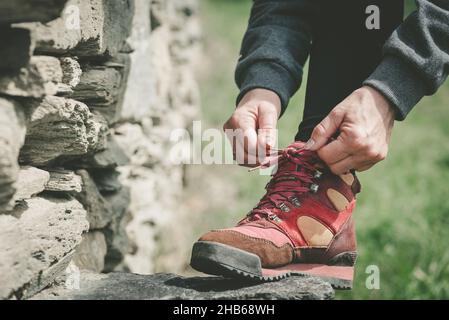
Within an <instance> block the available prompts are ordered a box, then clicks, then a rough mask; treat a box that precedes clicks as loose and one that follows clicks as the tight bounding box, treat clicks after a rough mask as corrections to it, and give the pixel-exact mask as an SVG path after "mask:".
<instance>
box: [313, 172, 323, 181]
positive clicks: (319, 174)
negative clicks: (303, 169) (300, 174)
mask: <svg viewBox="0 0 449 320" xmlns="http://www.w3.org/2000/svg"><path fill="white" fill-rule="evenodd" d="M322 175H323V173H322V172H321V171H320V170H316V171H315V173H314V174H313V177H314V178H315V179H319V178H321V176H322Z"/></svg>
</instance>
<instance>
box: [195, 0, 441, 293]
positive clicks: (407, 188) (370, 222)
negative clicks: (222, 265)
mask: <svg viewBox="0 0 449 320" xmlns="http://www.w3.org/2000/svg"><path fill="white" fill-rule="evenodd" d="M200 3H201V8H200V9H201V19H202V23H203V30H204V31H203V32H204V58H203V60H202V61H201V66H200V70H199V76H198V78H199V80H200V86H201V93H202V119H203V124H206V125H207V126H208V127H217V128H221V126H222V124H223V122H224V121H225V120H226V119H227V118H228V117H229V115H230V114H231V112H232V111H233V108H234V101H235V97H236V94H237V88H236V87H235V85H234V80H233V72H234V67H235V64H236V61H237V57H238V53H239V48H240V43H241V39H242V36H243V33H244V31H245V29H246V26H247V21H248V17H249V10H250V6H251V1H250V0H201V1H200ZM412 9H413V2H412V1H407V11H408V12H410V11H411V10H412ZM306 75H307V73H305V75H304V76H305V77H306ZM304 79H305V78H304ZM304 83H305V81H304ZM304 92H305V85H303V86H302V88H301V90H300V91H299V92H298V93H297V94H296V95H295V97H294V98H293V99H292V100H291V102H290V106H289V108H288V110H287V112H286V113H285V115H284V116H283V117H282V119H281V120H280V122H279V129H280V130H279V134H280V143H279V146H280V147H283V146H286V145H287V144H289V143H290V142H291V141H292V139H293V137H294V135H295V133H296V128H297V125H298V123H299V121H300V119H301V115H302V106H303V101H304ZM448 120H449V83H446V84H445V85H443V87H442V88H441V89H440V91H439V92H438V94H437V95H435V96H432V97H426V98H425V99H423V100H422V102H421V103H420V104H419V105H418V106H417V107H416V108H415V109H414V111H412V113H411V114H410V115H409V117H408V118H407V120H406V121H404V122H402V123H396V125H395V130H394V134H393V138H392V142H391V148H390V152H389V156H388V158H387V160H385V161H384V162H382V163H380V164H378V165H377V166H375V167H374V168H373V169H371V170H370V171H368V172H364V173H361V174H359V177H360V179H361V182H362V187H363V192H362V193H361V194H360V196H359V201H358V208H357V210H356V213H355V219H356V224H357V236H358V244H359V260H358V264H357V273H356V280H355V287H354V289H353V290H352V291H345V292H341V291H340V292H337V296H336V297H337V299H436V298H449V250H447V245H448V243H449V241H448V239H449V228H448V226H449V125H448ZM188 170H189V171H188V174H189V175H190V176H191V178H192V179H193V181H196V182H195V183H194V187H193V188H192V191H191V196H192V197H191V200H190V201H191V205H193V206H194V207H195V206H196V208H197V212H198V214H197V218H196V223H195V225H196V227H195V228H196V229H195V233H194V234H193V237H192V239H195V238H196V237H197V236H199V235H200V234H201V233H203V232H204V231H206V230H207V229H210V228H219V227H227V226H231V225H234V224H235V223H236V222H237V221H238V220H239V219H240V218H241V217H242V216H243V215H244V214H246V212H247V211H248V210H249V209H251V208H252V207H253V206H254V205H255V204H256V203H257V201H258V200H259V198H260V197H261V196H262V195H263V191H264V190H263V186H264V185H265V183H266V181H267V179H268V178H267V177H266V176H260V175H258V174H257V173H248V172H247V170H246V169H244V168H240V167H237V166H230V165H228V166H191V167H190V168H189V169H188ZM200 181H203V182H200ZM218 185H220V186H221V187H217V186H218ZM205 197H206V198H207V200H206V201H204V198H205ZM192 199H193V200H192ZM195 199H196V200H195ZM201 203H202V204H201ZM369 265H376V266H378V267H379V270H380V289H379V290H369V289H367V288H366V286H365V281H366V278H367V276H368V274H366V273H365V270H366V267H367V266H369Z"/></svg>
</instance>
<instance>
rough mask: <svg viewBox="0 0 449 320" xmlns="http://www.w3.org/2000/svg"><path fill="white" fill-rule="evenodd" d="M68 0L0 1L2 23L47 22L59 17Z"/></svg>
mask: <svg viewBox="0 0 449 320" xmlns="http://www.w3.org/2000/svg"><path fill="white" fill-rule="evenodd" d="M66 2H67V0H14V1H1V2H0V12H1V14H0V24H9V23H15V22H25V21H42V22H47V21H50V20H53V19H55V18H57V17H58V16H59V15H60V14H61V11H62V10H63V8H64V5H65V3H66Z"/></svg>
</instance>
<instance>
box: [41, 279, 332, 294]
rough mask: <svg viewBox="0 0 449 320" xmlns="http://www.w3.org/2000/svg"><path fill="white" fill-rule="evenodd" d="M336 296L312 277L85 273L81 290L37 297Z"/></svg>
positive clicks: (54, 290) (53, 291)
mask: <svg viewBox="0 0 449 320" xmlns="http://www.w3.org/2000/svg"><path fill="white" fill-rule="evenodd" d="M333 297H334V291H333V289H332V287H331V286H330V285H329V284H327V283H325V282H323V281H321V280H318V279H316V278H311V277H291V278H287V279H284V280H281V281H278V282H270V283H259V284H257V283H248V282H245V281H242V280H231V279H223V278H219V277H193V278H184V277H180V276H177V275H174V274H167V273H159V274H154V275H138V274H130V273H110V274H101V275H99V274H93V273H82V275H81V281H80V290H67V289H64V288H62V287H59V288H50V289H47V290H44V291H43V292H42V293H40V294H39V295H37V296H36V297H35V299H69V300H70V299H80V300H84V299H86V300H88V299H89V300H90V299H95V300H134V299H136V300H143V299H164V300H174V299H177V300H179V299H181V300H194V299H208V300H220V299H227V300H237V299H249V300H251V299H257V300H328V299H332V298H333Z"/></svg>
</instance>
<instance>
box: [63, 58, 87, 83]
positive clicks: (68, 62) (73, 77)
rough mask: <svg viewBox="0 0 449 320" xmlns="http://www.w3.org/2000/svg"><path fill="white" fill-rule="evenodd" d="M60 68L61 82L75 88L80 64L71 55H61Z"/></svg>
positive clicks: (78, 81) (79, 72) (79, 74)
mask: <svg viewBox="0 0 449 320" xmlns="http://www.w3.org/2000/svg"><path fill="white" fill-rule="evenodd" d="M60 61H61V68H62V83H64V84H66V85H68V86H69V87H70V88H72V89H73V88H75V87H76V86H77V85H78V84H79V83H80V80H81V74H82V70H81V66H80V64H79V63H78V61H77V60H76V59H74V58H71V57H63V58H61V59H60Z"/></svg>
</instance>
